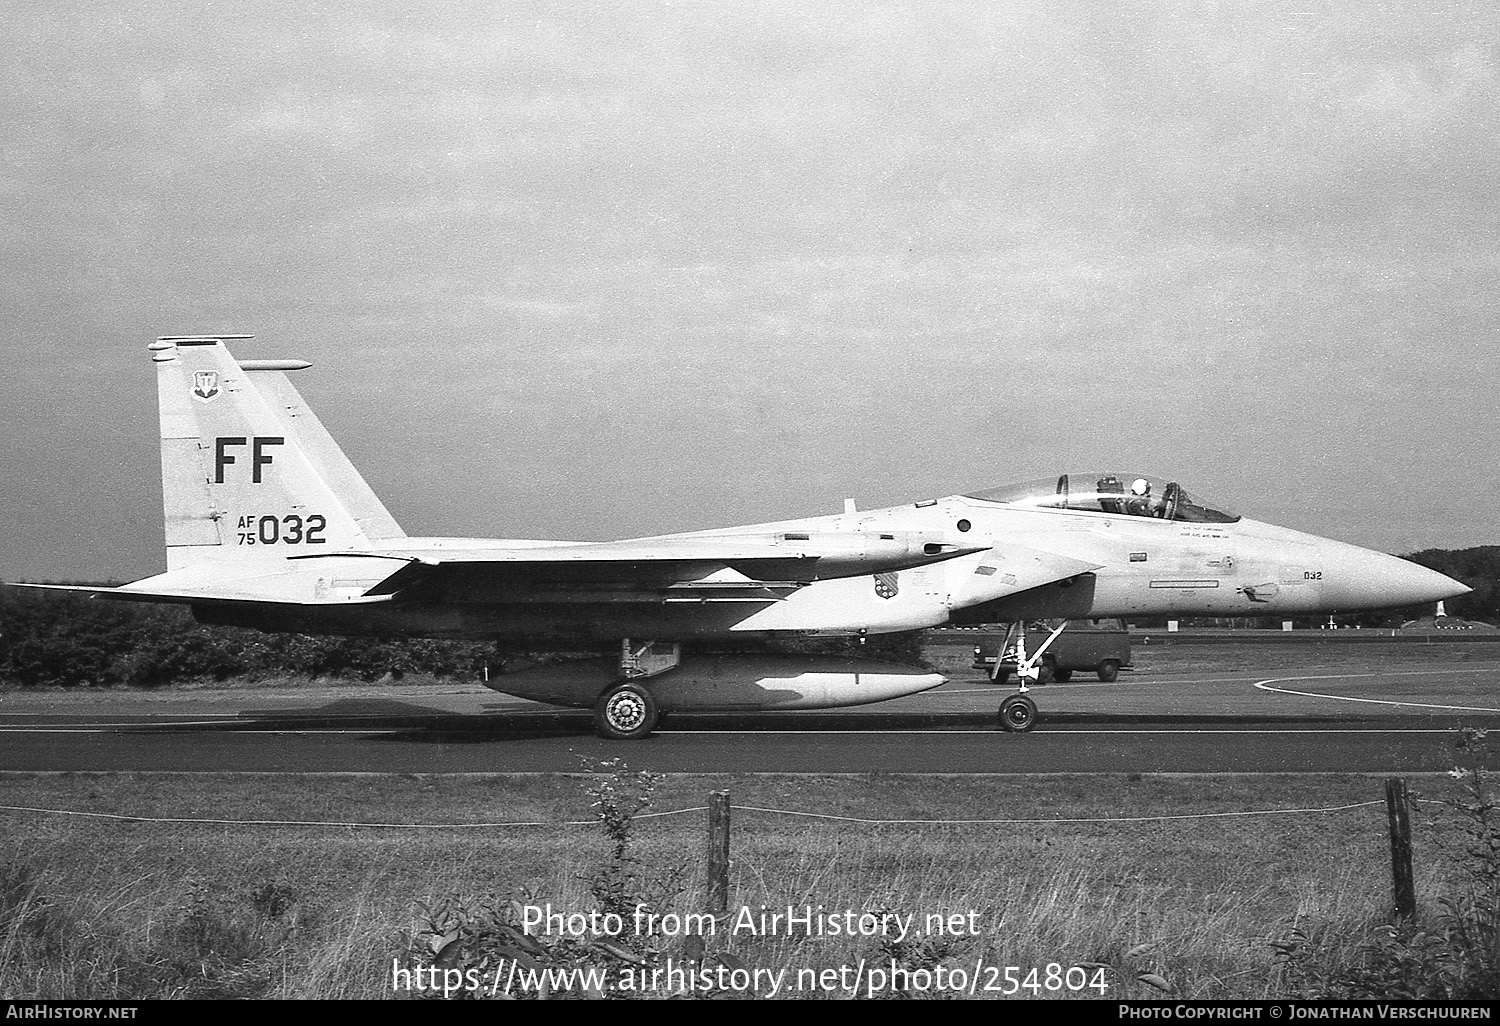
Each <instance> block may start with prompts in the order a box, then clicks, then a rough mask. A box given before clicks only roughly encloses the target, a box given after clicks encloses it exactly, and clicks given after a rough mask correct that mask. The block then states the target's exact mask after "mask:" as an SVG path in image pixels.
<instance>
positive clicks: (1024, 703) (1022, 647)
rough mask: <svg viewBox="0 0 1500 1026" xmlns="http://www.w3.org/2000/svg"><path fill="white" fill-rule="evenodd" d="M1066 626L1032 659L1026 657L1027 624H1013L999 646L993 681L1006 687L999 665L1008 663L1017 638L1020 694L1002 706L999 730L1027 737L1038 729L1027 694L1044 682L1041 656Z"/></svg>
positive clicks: (1031, 702) (1022, 622)
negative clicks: (1034, 729)
mask: <svg viewBox="0 0 1500 1026" xmlns="http://www.w3.org/2000/svg"><path fill="white" fill-rule="evenodd" d="M1067 626H1068V625H1067V623H1066V622H1064V623H1063V624H1062V625H1061V626H1059V627H1058V628H1057V629H1056V630H1055V631H1053V632H1052V633H1051V634H1050V635H1049V636H1048V637H1047V640H1046V641H1044V642H1042V644H1041V645H1040V646H1039V647H1038V648H1037V650H1036V651H1035V652H1033V653H1031V655H1030V656H1028V655H1027V654H1026V624H1025V622H1024V621H1018V622H1016V623H1014V624H1012V625H1011V628H1010V630H1009V631H1007V632H1006V634H1005V640H1004V641H1002V642H1001V643H1000V651H999V652H997V653H996V654H995V671H994V673H993V675H992V676H991V678H990V679H991V680H994V681H997V682H999V683H1004V677H1003V676H1002V671H1001V669H1000V664H1001V663H1002V662H1004V661H1005V653H1006V650H1007V649H1008V648H1009V647H1010V645H1011V639H1012V637H1014V639H1015V652H1016V655H1015V662H1016V681H1017V684H1018V686H1019V688H1020V690H1019V691H1018V692H1017V693H1016V694H1014V695H1011V696H1010V697H1008V698H1006V699H1005V701H1003V702H1001V703H1000V726H1002V727H1004V728H1005V729H1006V730H1010V731H1015V732H1016V733H1025V732H1026V731H1028V730H1030V729H1031V728H1032V727H1035V726H1036V703H1035V702H1034V701H1032V700H1031V696H1029V695H1028V694H1026V692H1027V691H1029V690H1031V686H1032V685H1033V684H1036V683H1038V682H1039V681H1040V680H1041V675H1042V655H1043V654H1044V653H1045V652H1046V651H1047V647H1048V646H1049V645H1051V644H1052V643H1053V642H1054V641H1056V640H1057V636H1058V635H1059V634H1061V633H1062V632H1063V630H1064V629H1065V628H1066V627H1067Z"/></svg>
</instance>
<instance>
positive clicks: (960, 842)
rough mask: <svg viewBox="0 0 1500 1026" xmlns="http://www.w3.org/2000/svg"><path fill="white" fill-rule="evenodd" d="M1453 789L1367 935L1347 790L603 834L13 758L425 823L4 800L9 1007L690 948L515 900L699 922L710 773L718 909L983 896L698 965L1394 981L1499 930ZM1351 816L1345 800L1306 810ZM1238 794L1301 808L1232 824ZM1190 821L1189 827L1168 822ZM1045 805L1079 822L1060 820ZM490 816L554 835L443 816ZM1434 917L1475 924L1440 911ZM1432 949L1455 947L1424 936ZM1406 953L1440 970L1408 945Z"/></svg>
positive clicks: (456, 784) (1163, 788)
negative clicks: (576, 930) (938, 927)
mask: <svg viewBox="0 0 1500 1026" xmlns="http://www.w3.org/2000/svg"><path fill="white" fill-rule="evenodd" d="M601 769H608V768H607V767H601ZM1473 784H1474V781H1472V780H1465V781H1455V780H1450V779H1447V778H1442V777H1437V778H1424V779H1421V780H1418V781H1415V782H1414V786H1415V787H1416V789H1417V790H1419V791H1424V792H1427V793H1426V794H1425V795H1423V797H1424V798H1425V799H1426V801H1424V802H1422V803H1420V804H1419V805H1418V807H1417V812H1416V814H1415V815H1414V817H1413V828H1414V836H1415V849H1416V860H1417V867H1416V868H1417V873H1416V876H1417V895H1418V901H1419V914H1418V922H1416V923H1414V924H1403V925H1401V926H1399V927H1396V928H1395V929H1387V928H1388V927H1391V926H1392V925H1393V924H1392V923H1391V882H1390V876H1389V871H1388V868H1387V867H1388V865H1389V859H1388V855H1387V839H1386V824H1385V814H1384V809H1383V803H1382V785H1381V782H1380V781H1379V780H1378V779H1372V778H1364V777H1335V776H1327V777H1270V778H1254V777H1211V778H1209V777H1205V778H1158V777H1151V776H1147V777H1144V778H1142V777H1139V776H1123V775H1122V776H1117V777H1103V778H1101V777H1071V778H1070V777H1049V778H1038V779H1034V780H1026V779H1016V778H926V777H899V776H886V775H873V776H865V777H782V776H758V777H718V776H715V777H668V778H656V779H654V780H653V781H651V782H650V784H649V787H647V789H646V792H645V793H646V796H647V797H648V798H649V799H650V804H649V807H648V808H647V809H646V810H645V811H647V812H670V811H673V810H681V809H690V810H694V811H691V812H689V813H687V814H683V815H672V816H665V817H662V818H641V817H639V816H635V817H632V818H631V819H630V820H629V821H626V822H623V823H622V821H621V819H620V815H619V814H620V811H621V810H622V809H623V810H630V809H632V808H634V804H635V799H636V797H637V796H638V795H640V794H641V793H642V791H641V790H640V789H639V788H637V787H636V785H634V784H632V783H631V782H630V780H629V779H628V778H626V777H623V776H621V775H619V774H616V775H613V776H611V775H608V774H589V775H583V776H578V775H573V776H541V777H522V778H517V777H363V776H353V777H341V776H335V777H323V776H319V777H301V776H284V775H267V776H264V777H255V776H250V777H247V776H224V777H214V776H202V775H180V776H179V775H139V776H134V775H121V776H108V775H84V774H80V775H60V776H56V775H54V776H27V775H20V774H16V775H7V776H5V777H4V778H0V787H3V790H4V799H3V804H5V805H9V806H29V807H36V808H49V809H60V810H70V811H74V812H87V811H93V812H107V813H112V814H116V815H129V816H138V817H177V818H184V819H190V820H193V819H205V820H213V819H225V818H232V819H239V820H281V819H291V820H296V821H299V822H304V823H311V821H318V820H323V821H330V822H346V821H361V822H377V821H378V822H383V823H432V824H438V825H435V826H432V827H429V828H426V829H394V828H386V829H351V828H348V827H340V826H317V825H305V826H297V825H291V826H270V825H256V824H250V823H246V824H243V825H225V824H222V823H213V822H188V823H150V822H128V821H119V820H108V819H105V820H94V819H81V818H76V817H71V816H59V815H47V814H41V813H36V812H16V811H5V812H0V817H3V818H0V822H3V823H4V826H5V830H4V834H3V837H0V865H3V866H5V867H6V868H5V869H4V871H3V874H0V997H5V998H23V997H24V998H31V997H71V998H110V997H120V998H136V997H157V996H210V995H214V996H244V997H260V996H265V997H321V998H340V997H383V996H390V995H391V993H392V979H393V975H392V971H393V966H396V967H401V968H406V969H411V968H414V967H419V966H433V965H438V966H443V965H446V966H448V967H460V968H478V967H479V966H485V967H486V968H487V969H492V968H493V967H494V965H495V962H496V960H497V959H500V958H505V957H518V956H519V955H523V954H524V955H526V956H527V957H528V958H529V959H531V960H532V961H533V962H534V963H535V964H543V965H554V966H577V965H583V964H592V965H607V966H609V965H612V966H615V967H616V968H620V967H623V966H627V965H630V966H639V965H643V964H644V965H648V966H649V965H652V964H664V960H665V959H666V958H668V957H671V958H681V957H682V955H683V954H684V953H685V947H686V945H685V941H684V939H683V938H681V937H670V936H664V935H662V934H661V933H656V934H651V935H645V936H636V935H634V934H633V933H631V932H630V931H627V934H626V935H625V936H623V937H622V938H620V939H619V940H618V942H617V943H614V944H613V947H614V948H615V949H616V950H610V949H609V948H605V947H601V946H599V945H596V944H594V943H592V942H589V943H582V942H579V943H574V942H573V941H572V940H564V939H562V938H558V937H551V938H545V937H544V938H542V939H541V940H540V941H537V942H536V943H535V944H529V943H528V942H525V941H518V940H517V938H516V933H515V928H516V924H517V923H518V922H519V918H518V917H519V916H520V915H521V909H522V907H523V906H524V904H528V903H531V904H545V903H550V904H551V905H552V906H553V908H554V909H556V910H560V911H563V912H568V913H571V912H584V913H587V912H589V911H591V910H593V909H597V908H605V907H611V906H615V907H621V908H632V907H633V906H634V904H635V903H636V902H637V901H642V900H644V901H646V902H648V903H649V904H650V906H651V907H652V908H653V909H654V910H657V911H661V912H666V911H675V912H677V913H679V914H682V913H687V912H691V911H696V910H698V909H701V908H702V903H703V896H704V891H705V881H704V879H703V864H702V863H703V848H704V835H705V826H704V817H703V814H702V812H701V811H697V810H701V808H702V806H703V805H704V804H705V798H706V795H707V794H708V792H709V791H711V790H715V789H721V788H722V789H727V790H729V791H730V792H731V795H732V799H733V803H734V813H733V840H732V858H733V862H732V868H731V877H730V892H729V909H730V911H731V913H734V912H736V911H737V910H738V909H739V908H740V907H741V906H748V907H749V908H750V909H752V910H759V908H760V907H761V906H762V905H764V906H767V907H768V908H770V909H777V908H783V909H784V908H785V906H787V905H789V904H790V905H793V906H795V907H797V908H799V909H800V908H802V907H804V906H806V905H812V906H814V907H816V906H818V905H823V906H824V907H825V909H827V910H834V911H837V910H844V909H848V910H853V911H855V912H857V913H858V912H866V911H869V912H879V911H882V910H886V911H894V912H897V913H901V914H915V915H916V916H917V921H918V922H925V919H926V917H927V916H928V915H933V914H937V915H941V916H943V917H944V918H945V920H946V917H948V916H952V915H958V916H961V917H967V916H968V914H969V913H971V912H972V913H975V918H974V920H973V921H974V922H975V923H976V924H977V926H978V930H977V932H972V933H971V932H968V931H962V932H957V933H954V934H952V935H948V936H942V937H931V936H928V937H923V938H919V939H918V942H915V943H914V941H913V938H908V939H907V941H906V942H905V943H904V944H902V945H897V944H894V943H893V942H892V939H890V938H886V939H885V940H882V939H881V938H879V937H854V938H849V937H842V936H841V937H831V936H822V937H818V936H812V937H808V936H786V935H785V934H784V933H783V934H782V935H779V936H759V935H752V934H746V933H741V934H739V935H736V936H725V935H722V934H721V935H718V936H715V937H712V938H708V939H707V943H706V945H705V947H706V950H707V953H708V954H709V955H710V956H712V958H713V959H714V960H715V961H716V963H717V964H724V965H740V966H744V967H748V968H750V969H756V968H760V969H769V970H778V969H781V968H788V969H790V970H791V972H792V974H793V977H792V978H795V974H796V972H797V970H799V969H803V968H806V969H812V970H818V971H822V970H828V969H837V968H839V967H840V966H844V965H848V966H851V967H852V966H854V965H855V964H856V963H858V962H859V960H860V959H866V960H867V962H868V964H870V965H875V964H880V963H888V962H889V960H890V959H891V958H895V959H897V960H898V962H899V963H900V964H902V965H903V966H907V967H911V968H915V967H919V966H923V965H925V966H927V967H928V968H934V967H935V966H936V965H938V964H943V965H947V966H950V967H962V966H968V967H971V968H972V967H973V966H974V964H975V963H976V961H978V962H982V963H983V964H984V965H985V966H994V967H997V968H998V969H999V970H1001V971H1002V975H999V976H997V977H996V978H995V979H994V980H992V981H990V982H994V983H996V984H997V985H998V986H1000V987H1002V988H1003V987H1004V982H1003V980H1004V977H1003V969H1004V967H1006V966H1017V967H1020V968H1021V978H1022V979H1024V974H1025V972H1026V971H1028V970H1029V969H1030V968H1032V967H1036V968H1038V969H1040V974H1039V976H1038V978H1037V979H1038V986H1039V987H1041V988H1042V989H1041V990H1040V991H1039V992H1037V993H1036V994H1035V996H1041V997H1048V996H1068V994H1069V993H1070V992H1069V991H1068V990H1067V989H1066V988H1060V989H1056V990H1052V991H1048V990H1047V989H1046V984H1045V981H1046V973H1047V967H1048V965H1049V963H1056V964H1058V965H1059V966H1060V967H1062V968H1064V969H1065V968H1068V967H1073V966H1084V965H1087V966H1089V967H1098V968H1099V969H1102V971H1103V976H1102V977H1099V978H1100V979H1101V980H1102V981H1103V982H1104V983H1105V984H1107V987H1106V993H1105V994H1104V995H1103V996H1106V997H1109V998H1119V997H1135V998H1150V997H1162V996H1172V997H1178V996H1180V997H1185V998H1264V997H1272V996H1276V997H1286V996H1293V995H1299V994H1303V995H1307V996H1325V997H1326V996H1332V995H1335V994H1341V993H1354V992H1356V988H1364V990H1362V991H1359V992H1368V991H1371V990H1376V989H1379V988H1382V987H1384V988H1388V993H1389V996H1398V995H1399V994H1401V993H1404V992H1405V988H1409V987H1415V986H1417V985H1418V984H1419V982H1421V981H1419V979H1418V978H1417V976H1416V975H1414V974H1417V973H1419V972H1424V971H1429V970H1431V969H1432V967H1433V965H1435V964H1436V965H1440V966H1459V965H1467V964H1468V963H1467V962H1465V959H1467V958H1468V957H1469V953H1470V952H1471V951H1472V948H1469V947H1464V946H1463V944H1462V943H1460V942H1457V941H1453V940H1452V939H1451V938H1452V936H1453V930H1455V929H1457V928H1458V926H1457V924H1458V923H1460V922H1461V923H1462V924H1463V928H1465V929H1470V930H1471V933H1473V934H1474V935H1475V936H1488V937H1490V938H1493V936H1494V932H1493V930H1494V924H1495V912H1494V907H1493V905H1483V904H1476V897H1477V898H1479V899H1483V896H1484V894H1485V893H1489V894H1491V895H1492V894H1493V891H1489V892H1484V891H1482V890H1476V887H1478V886H1479V885H1480V884H1483V883H1484V881H1487V880H1489V881H1492V880H1493V872H1494V869H1495V855H1494V835H1493V833H1490V834H1489V835H1486V836H1488V837H1489V838H1490V841H1489V842H1488V843H1489V845H1490V847H1489V848H1487V849H1481V848H1476V847H1475V835H1474V834H1473V833H1472V831H1471V828H1472V826H1473V822H1474V820H1473V817H1472V816H1471V815H1464V814H1456V813H1455V812H1454V811H1453V809H1452V808H1451V807H1450V806H1448V805H1444V804H1440V803H1439V802H1438V800H1439V799H1442V800H1446V801H1449V802H1458V803H1460V804H1463V803H1471V802H1472V800H1473V796H1474V793H1475V792H1474V787H1473ZM1482 786H1483V785H1482V784H1481V789H1482ZM1343 806H1356V807H1352V808H1344V809H1342V810H1341V811H1306V810H1315V809H1323V810H1330V809H1334V808H1336V807H1343ZM754 808H761V809H784V810H790V811H797V812H805V813H821V814H824V815H828V816H844V817H858V818H864V819H874V820H881V821H887V822H886V823H885V824H884V825H880V824H871V823H860V822H848V821H839V820H836V819H827V820H809V819H803V818H795V817H789V816H783V815H775V814H771V813H768V812H763V811H753V809H754ZM1258 810H1289V811H1286V812H1285V813H1284V814H1276V815H1268V816H1246V815H1243V814H1244V813H1246V812H1249V811H1258ZM1294 810H1304V811H1294ZM604 815H608V816H610V817H612V818H611V819H610V820H609V821H608V823H607V824H606V825H607V827H608V829H601V818H602V816H604ZM1194 816H1199V817H1202V818H1185V817H1194ZM1062 818H1067V819H1070V820H1090V819H1096V820H1098V821H1097V822H1066V823H1064V822H1055V821H1056V820H1059V819H1062ZM896 820H907V821H928V820H948V821H956V820H1020V821H1022V822H995V823H981V824H975V823H969V824H960V823H950V824H948V825H942V824H933V823H930V822H904V823H903V822H889V821H896ZM496 821H508V822H520V823H525V822H538V823H542V824H548V825H545V826H529V827H528V826H517V827H503V826H497V827H484V828H471V829H464V828H459V827H455V826H453V825H452V824H458V823H485V822H491V823H493V822H496ZM1049 821H1050V822H1049ZM569 824H573V825H569ZM622 842H623V843H622ZM1471 851H1474V852H1477V854H1471V853H1470V852H1471ZM1450 855H1452V856H1454V859H1450V858H1449V856H1450ZM1455 859H1456V860H1455ZM1476 874H1478V875H1476ZM1486 874H1488V875H1486ZM1440 899H1441V900H1440ZM1444 901H1446V902H1447V903H1448V904H1446V905H1445V904H1444ZM1449 908H1457V909H1462V910H1465V911H1463V912H1462V916H1463V918H1462V919H1461V920H1455V919H1449V918H1445V916H1447V914H1448V913H1447V911H1446V910H1447V909H1449ZM1486 930H1487V931H1489V932H1488V933H1487V934H1484V933H1482V931H1486ZM1434 935H1436V936H1440V937H1442V938H1445V939H1443V940H1442V941H1441V942H1433V941H1430V940H1428V939H1425V938H1429V937H1432V936H1434ZM1387 938H1389V943H1387ZM455 945H456V946H455ZM1382 945H1383V947H1382ZM1289 946H1290V947H1292V948H1293V949H1294V954H1293V955H1291V956H1290V957H1289V956H1288V955H1286V954H1284V952H1286V951H1287V949H1288V947H1289ZM1413 949H1415V950H1417V951H1418V952H1426V953H1427V955H1430V957H1427V960H1426V961H1425V962H1422V961H1414V959H1415V958H1416V956H1412V955H1409V954H1408V953H1409V952H1410V951H1411V950H1413ZM1383 952H1384V953H1387V954H1394V956H1396V957H1386V954H1383ZM1423 957H1426V956H1423ZM487 958H488V959H489V961H488V962H486V959H487ZM1392 964H1394V967H1392ZM1407 965H1413V966H1414V968H1412V969H1411V971H1410V974H1408V975H1403V973H1404V972H1406V970H1404V969H1403V968H1401V967H1403V966H1407ZM1481 968H1482V967H1481ZM1094 971H1096V970H1095V969H1094V968H1091V969H1090V973H1091V975H1090V977H1089V979H1090V980H1092V979H1094V978H1095V977H1094V976H1093V975H1092V973H1093V972H1094ZM1436 978H1437V979H1443V978H1458V973H1457V972H1456V971H1455V972H1454V973H1450V974H1449V975H1448V976H1447V977H1436ZM1491 978H1492V979H1493V977H1491ZM1077 979H1078V977H1076V976H1075V982H1076V981H1077ZM1372 980H1373V981H1375V982H1374V983H1371V982H1370V981H1372ZM486 982H488V981H487V980H486ZM1422 985H1425V986H1430V985H1431V984H1430V983H1423V984H1422ZM907 989H908V991H910V989H911V988H907ZM824 993H825V994H826V996H842V995H841V994H840V993H838V992H837V991H832V992H824ZM981 993H983V991H981ZM1071 993H1072V994H1073V996H1079V997H1098V996H1100V992H1099V991H1098V990H1094V989H1082V990H1076V991H1072V992H1071ZM1466 993H1473V991H1466ZM1491 994H1492V996H1493V992H1491ZM803 996H810V995H806V994H804V995H803ZM1017 996H1022V997H1030V996H1034V995H1033V993H1032V992H1030V991H1026V990H1021V991H1020V992H1019V993H1018V994H1017Z"/></svg>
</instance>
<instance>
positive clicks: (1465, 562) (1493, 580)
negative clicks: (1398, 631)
mask: <svg viewBox="0 0 1500 1026" xmlns="http://www.w3.org/2000/svg"><path fill="white" fill-rule="evenodd" d="M1405 558H1407V559H1409V560H1411V561H1412V562H1413V563H1420V564H1422V565H1423V566H1425V567H1427V568H1428V569H1430V570H1437V571H1438V572H1440V573H1445V574H1447V575H1448V576H1449V577H1452V578H1454V579H1455V580H1459V581H1462V582H1463V583H1465V584H1467V585H1468V586H1469V587H1471V588H1473V589H1474V590H1473V591H1472V592H1470V593H1469V594H1467V595H1463V596H1461V597H1459V598H1456V599H1452V600H1450V601H1449V602H1448V604H1447V609H1448V613H1449V615H1451V616H1457V617H1461V618H1463V619H1465V620H1482V621H1484V622H1485V623H1500V545H1480V546H1479V547H1477V548H1472V549H1423V550H1422V551H1421V552H1414V553H1412V554H1411V555H1410V556H1407V557H1405ZM1431 612H1432V611H1431V610H1430V609H1425V608H1424V609H1421V610H1417V611H1415V612H1414V614H1413V615H1415V613H1421V614H1423V615H1430V614H1431Z"/></svg>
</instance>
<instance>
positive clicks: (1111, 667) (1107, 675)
mask: <svg viewBox="0 0 1500 1026" xmlns="http://www.w3.org/2000/svg"><path fill="white" fill-rule="evenodd" d="M1119 675H1120V664H1119V662H1118V661H1117V660H1114V659H1106V660H1104V662H1102V663H1100V664H1099V679H1100V680H1102V681H1104V683H1106V684H1108V683H1109V682H1110V681H1112V680H1114V679H1115V678H1116V677H1118V676H1119Z"/></svg>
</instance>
